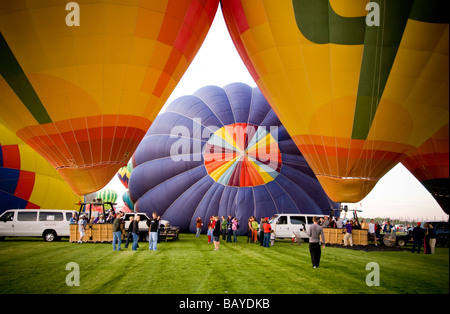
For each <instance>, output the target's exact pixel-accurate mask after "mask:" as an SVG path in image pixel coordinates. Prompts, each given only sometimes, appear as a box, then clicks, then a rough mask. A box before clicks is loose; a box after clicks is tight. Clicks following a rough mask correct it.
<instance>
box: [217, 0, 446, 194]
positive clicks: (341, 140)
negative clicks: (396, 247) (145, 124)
mask: <svg viewBox="0 0 450 314" xmlns="http://www.w3.org/2000/svg"><path fill="white" fill-rule="evenodd" d="M221 3H222V11H223V14H224V17H225V21H226V23H227V27H228V29H229V31H230V34H231V36H232V39H233V41H234V44H235V45H236V47H237V49H238V51H239V53H240V55H241V57H242V59H243V61H244V63H245V64H246V66H247V68H248V70H249V72H250V73H251V75H252V76H253V78H254V80H255V82H256V83H257V84H258V86H259V88H260V89H261V91H262V92H263V94H264V95H265V96H266V98H267V100H268V101H269V103H270V104H271V106H272V107H273V108H274V110H275V112H276V113H277V115H278V117H279V118H280V120H281V122H282V123H283V125H284V126H285V127H286V129H287V130H288V132H289V134H290V135H291V137H292V138H293V139H294V141H295V143H296V144H297V146H298V148H299V149H300V151H301V152H302V154H303V156H304V157H305V158H306V160H307V161H308V163H309V165H310V166H311V168H312V169H313V170H314V172H315V174H316V176H317V178H318V179H319V181H320V182H321V184H322V186H323V188H324V189H325V191H326V192H327V194H328V195H329V196H330V198H331V199H332V200H333V201H335V202H349V203H354V202H358V201H360V200H361V199H363V198H364V197H365V196H366V195H367V194H368V193H369V192H370V191H371V190H372V188H373V187H374V186H375V184H376V183H377V181H378V180H379V179H380V178H381V177H382V176H383V175H384V174H385V173H387V172H388V171H389V170H390V169H391V168H392V167H393V166H395V165H396V164H397V163H398V162H400V161H401V160H402V159H403V158H404V157H405V156H406V155H407V154H408V153H409V152H410V151H412V150H413V149H415V148H417V147H419V146H420V145H421V144H422V143H423V142H425V141H426V140H427V139H428V138H429V137H431V136H432V135H433V134H434V133H435V132H436V131H437V130H438V129H440V128H441V127H443V126H444V125H445V124H446V123H447V122H448V116H449V110H448V109H449V92H448V90H449V88H448V86H449V17H448V14H447V7H446V4H447V1H442V0H430V1H428V0H395V1H391V0H377V1H367V0H222V2H221Z"/></svg>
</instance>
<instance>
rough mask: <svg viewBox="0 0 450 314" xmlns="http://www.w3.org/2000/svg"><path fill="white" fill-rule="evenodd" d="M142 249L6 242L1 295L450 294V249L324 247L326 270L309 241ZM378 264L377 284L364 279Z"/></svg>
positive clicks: (186, 242)
mask: <svg viewBox="0 0 450 314" xmlns="http://www.w3.org/2000/svg"><path fill="white" fill-rule="evenodd" d="M139 244H140V248H139V249H138V251H137V252H132V251H131V245H130V246H129V248H128V249H125V250H123V251H121V252H114V251H112V246H111V244H106V243H105V244H94V243H92V244H76V243H69V242H68V241H67V240H62V241H60V242H55V243H46V242H44V241H43V240H42V239H32V238H28V239H24V238H22V239H18V238H17V239H6V240H4V241H0V291H1V293H155V294H162V293H164V294H172V293H177V294H225V293H229V294H273V293H275V294H286V293H294V294H296V293H305V294H311V293H368V294H370V293H401V294H416V293H424V294H429V293H433V294H434V293H443V294H448V293H449V249H448V248H440V247H439V248H437V249H436V254H434V255H424V254H412V253H410V252H409V251H406V250H404V251H389V252H382V251H381V252H366V251H357V250H350V249H345V248H339V247H326V248H325V249H323V250H322V260H321V265H320V267H319V268H317V269H313V268H312V267H311V260H310V255H309V249H308V244H302V245H300V246H298V245H294V246H291V245H290V242H289V241H277V242H275V246H273V247H270V248H263V247H261V246H259V244H258V245H256V244H247V243H246V237H239V239H238V242H237V243H225V242H224V241H221V246H220V250H219V251H214V250H213V245H212V244H208V243H207V238H206V235H202V236H201V237H200V238H196V237H195V235H193V234H181V235H180V239H179V240H178V241H174V242H171V241H169V242H162V243H160V244H159V245H158V251H156V252H153V251H149V250H148V243H145V242H140V243H139ZM70 262H75V263H77V264H78V265H79V270H80V282H79V283H80V285H79V286H68V285H67V284H66V276H67V275H70V270H66V265H67V264H68V263H70ZM371 262H375V263H377V264H378V265H379V275H380V276H379V278H380V285H379V286H368V285H367V284H366V277H367V276H368V275H369V277H370V273H371V271H372V270H373V269H369V270H366V265H367V264H368V263H371Z"/></svg>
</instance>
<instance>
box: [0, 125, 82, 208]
mask: <svg viewBox="0 0 450 314" xmlns="http://www.w3.org/2000/svg"><path fill="white" fill-rule="evenodd" d="M80 201H81V199H80V198H79V197H78V196H77V195H76V194H75V193H73V192H72V190H71V189H70V187H69V186H68V185H67V184H66V183H65V182H64V180H63V179H62V178H61V176H60V175H59V174H58V173H57V172H56V170H55V169H53V167H52V166H51V165H50V164H49V163H48V162H47V161H46V160H45V159H44V158H43V157H41V156H40V155H39V154H38V153H36V152H35V151H34V150H33V149H32V148H31V147H29V146H28V145H27V144H25V143H24V142H23V141H21V140H20V139H19V138H17V136H15V135H14V134H13V133H12V132H10V131H9V130H8V129H6V128H5V127H4V126H3V125H2V124H0V213H3V212H4V211H5V210H7V209H31V208H34V209H37V208H45V209H73V210H78V208H79V205H77V204H78V203H79V202H80Z"/></svg>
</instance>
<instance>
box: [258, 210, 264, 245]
mask: <svg viewBox="0 0 450 314" xmlns="http://www.w3.org/2000/svg"><path fill="white" fill-rule="evenodd" d="M264 221H265V220H264V217H261V222H260V223H259V242H260V245H261V246H264Z"/></svg>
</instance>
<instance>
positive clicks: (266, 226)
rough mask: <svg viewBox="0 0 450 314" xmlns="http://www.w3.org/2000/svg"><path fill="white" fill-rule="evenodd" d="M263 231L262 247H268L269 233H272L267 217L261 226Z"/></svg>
mask: <svg viewBox="0 0 450 314" xmlns="http://www.w3.org/2000/svg"><path fill="white" fill-rule="evenodd" d="M263 229H264V245H263V246H264V247H269V243H270V232H271V231H272V226H271V225H270V223H269V217H266V219H265V220H264V224H263Z"/></svg>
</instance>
